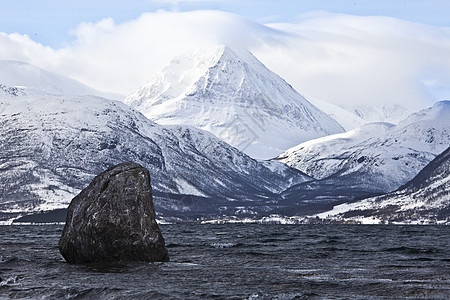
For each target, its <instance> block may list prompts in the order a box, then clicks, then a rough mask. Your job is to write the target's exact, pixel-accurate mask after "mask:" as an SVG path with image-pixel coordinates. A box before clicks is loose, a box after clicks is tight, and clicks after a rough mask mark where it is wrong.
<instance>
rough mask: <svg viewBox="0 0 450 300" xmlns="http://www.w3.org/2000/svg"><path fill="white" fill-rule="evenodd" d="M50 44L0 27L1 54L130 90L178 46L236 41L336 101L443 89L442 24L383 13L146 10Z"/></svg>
mask: <svg viewBox="0 0 450 300" xmlns="http://www.w3.org/2000/svg"><path fill="white" fill-rule="evenodd" d="M73 34H74V35H75V36H76V38H77V39H76V42H74V43H73V44H71V45H68V46H67V47H65V48H63V49H59V50H54V49H51V48H48V47H43V46H42V45H40V44H38V43H36V42H34V41H32V40H31V39H30V38H29V37H27V36H22V35H17V34H10V35H7V34H0V59H15V60H22V61H26V62H30V63H32V64H35V65H37V66H39V67H42V68H44V69H48V70H50V71H54V72H59V73H63V74H65V75H68V76H71V77H73V78H75V79H78V80H80V81H82V82H84V83H86V84H88V85H91V86H93V87H95V88H97V89H101V90H108V91H112V92H119V93H122V94H128V93H131V92H132V91H133V90H135V89H137V88H138V87H139V86H140V85H142V84H144V83H145V81H147V79H148V78H149V77H150V76H152V75H153V74H154V73H155V72H157V71H158V70H159V69H160V68H162V67H163V66H164V65H165V64H166V63H167V62H168V61H169V60H170V59H171V58H172V57H173V56H175V55H177V54H179V53H181V52H183V51H185V50H186V49H187V48H193V47H197V46H199V45H202V44H209V43H227V44H232V45H240V46H243V47H247V48H249V49H250V50H252V51H253V52H254V53H255V55H256V56H257V57H258V58H260V59H261V60H262V61H263V62H264V63H265V64H266V65H267V66H268V67H270V68H271V69H272V70H274V71H276V72H277V73H278V74H279V75H281V76H282V77H283V78H285V79H286V81H288V82H289V83H291V84H292V85H293V86H294V87H295V88H296V89H297V90H298V91H299V92H300V93H304V94H307V95H311V96H314V97H315V98H320V99H323V100H326V101H329V102H333V103H337V104H354V103H373V102H382V103H407V104H408V105H412V106H415V107H423V106H426V105H429V104H431V103H432V101H434V100H439V99H436V98H437V97H446V98H450V95H449V94H448V93H450V29H448V28H439V27H432V26H427V25H422V24H417V23H411V22H406V21H402V20H398V19H393V18H386V17H355V16H349V15H335V14H324V13H315V14H309V15H304V16H301V17H300V18H299V19H298V22H297V23H295V24H271V25H269V26H264V25H261V24H257V23H255V22H251V21H249V20H247V19H244V18H242V17H239V16H236V15H233V14H228V13H224V12H219V11H194V12H185V13H174V12H165V11H159V12H155V13H145V14H143V15H141V16H140V17H139V18H137V19H135V20H131V21H129V22H125V23H121V24H116V23H115V22H114V21H113V20H112V19H104V20H102V21H100V22H97V23H82V24H80V25H79V26H78V27H77V28H76V29H74V30H73Z"/></svg>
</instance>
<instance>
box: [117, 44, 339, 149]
mask: <svg viewBox="0 0 450 300" xmlns="http://www.w3.org/2000/svg"><path fill="white" fill-rule="evenodd" d="M125 103H127V104H129V105H131V106H132V107H133V108H136V109H138V110H140V111H141V112H143V113H144V114H145V115H146V116H147V117H148V118H149V119H151V120H154V121H155V122H157V123H159V124H165V125H174V124H185V125H192V126H195V127H197V128H201V129H205V130H208V131H210V132H212V133H214V134H215V135H216V136H218V137H219V138H221V139H223V140H224V141H226V142H228V143H229V144H231V145H233V146H235V147H236V148H238V149H240V150H242V151H244V152H246V153H247V154H250V155H251V156H253V157H257V158H271V157H274V156H276V155H277V154H279V153H280V152H282V151H283V150H285V149H287V148H289V147H291V146H294V145H296V144H298V143H299V142H302V141H306V140H310V139H312V138H317V137H321V136H326V135H329V134H333V133H339V132H343V128H342V127H341V126H340V125H339V124H338V123H337V122H336V121H335V120H333V119H332V118H331V117H329V116H328V115H326V114H325V113H324V112H322V111H321V110H320V109H318V108H317V107H315V106H314V105H312V104H311V103H310V102H308V101H307V100H306V99H305V98H304V97H303V96H301V95H300V94H299V93H297V92H296V91H295V90H294V89H293V88H292V87H291V86H290V85H289V84H287V83H286V82H285V81H284V80H283V79H282V78H281V77H280V76H278V75H277V74H275V73H273V72H272V71H270V70H269V69H268V68H267V67H265V66H264V65H263V64H262V63H261V62H259V61H258V59H257V58H256V57H254V56H253V55H252V54H251V53H250V52H249V51H247V50H243V49H231V48H230V47H228V46H224V45H220V46H217V47H215V48H210V49H207V50H196V51H192V52H191V53H187V54H185V55H182V56H180V57H177V58H176V59H174V60H172V62H171V63H170V64H169V66H167V67H165V68H164V69H163V70H162V71H161V72H160V73H158V74H157V75H156V76H155V77H153V78H152V79H151V80H150V81H149V82H148V83H147V84H146V85H144V86H143V87H142V88H141V89H140V90H138V91H137V92H135V93H133V94H132V95H130V96H129V97H128V98H127V99H126V100H125Z"/></svg>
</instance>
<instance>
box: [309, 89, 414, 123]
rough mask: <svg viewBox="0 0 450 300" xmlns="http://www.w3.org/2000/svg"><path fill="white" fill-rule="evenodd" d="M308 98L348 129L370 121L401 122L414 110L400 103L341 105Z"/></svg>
mask: <svg viewBox="0 0 450 300" xmlns="http://www.w3.org/2000/svg"><path fill="white" fill-rule="evenodd" d="M307 99H308V100H309V101H310V102H311V103H312V104H314V105H315V106H317V107H318V108H320V109H321V110H322V111H324V112H325V113H327V114H328V115H329V116H330V117H332V118H333V119H335V120H336V121H337V122H338V123H339V124H340V125H341V126H342V127H344V128H345V130H346V131H350V130H353V129H356V128H358V127H361V126H363V125H365V124H368V123H379V122H382V123H391V124H395V125H397V124H399V123H400V122H401V121H403V120H405V119H406V118H407V117H408V116H409V115H410V114H411V113H413V112H414V111H412V110H410V109H408V108H406V107H404V106H402V105H398V104H392V105H387V104H384V105H382V104H379V105H376V104H373V105H367V104H366V105H346V106H339V105H336V104H332V103H328V102H326V101H323V100H320V99H317V98H314V97H312V96H307Z"/></svg>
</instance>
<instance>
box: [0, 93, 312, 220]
mask: <svg viewBox="0 0 450 300" xmlns="http://www.w3.org/2000/svg"><path fill="white" fill-rule="evenodd" d="M2 91H3V93H4V94H6V93H7V91H10V92H11V93H10V94H9V96H3V97H2V98H0V124H1V128H2V134H1V135H0V153H1V157H0V181H1V182H2V186H1V190H0V201H1V202H0V211H2V212H3V213H4V214H8V213H13V214H14V213H18V212H26V211H29V212H30V211H40V210H51V209H57V208H63V207H66V206H67V205H68V203H69V202H70V200H71V199H72V198H73V196H74V195H76V194H77V193H78V192H79V191H80V190H81V189H82V188H84V187H85V186H87V184H88V183H89V182H90V180H92V178H93V177H94V176H95V175H97V174H98V173H100V172H101V171H103V170H105V169H107V168H108V167H110V166H112V165H114V164H117V163H120V162H123V161H134V162H137V163H140V164H142V165H143V166H145V167H146V168H148V169H149V170H150V173H151V175H152V186H153V189H154V194H155V199H156V200H155V202H156V203H155V204H156V206H157V208H158V211H159V213H160V214H167V213H171V214H172V216H173V215H176V214H178V213H180V214H182V215H183V216H184V217H186V216H190V217H192V216H193V215H194V214H195V213H199V214H202V215H207V214H208V213H210V212H213V213H217V211H218V207H220V209H221V210H220V211H223V212H224V213H225V212H227V211H228V210H230V212H229V213H230V214H235V213H236V210H239V211H246V210H247V208H246V207H247V206H248V205H250V206H255V207H257V206H264V205H267V204H266V202H269V200H270V199H271V198H273V197H274V195H276V194H277V193H279V192H280V191H282V190H284V189H285V188H287V187H289V186H291V185H294V184H296V183H299V182H303V181H307V180H311V178H309V177H308V176H306V175H304V174H303V173H301V172H300V171H297V170H295V169H292V168H290V167H287V166H285V165H283V164H282V163H279V162H260V161H257V160H255V159H252V158H250V157H249V156H247V155H245V154H244V153H242V152H240V151H239V150H237V149H236V148H234V147H232V146H230V145H228V144H226V143H225V142H223V141H221V140H220V139H218V138H216V137H215V136H214V135H212V134H211V133H209V132H206V131H202V130H198V129H195V128H193V127H189V126H161V125H158V124H156V123H154V122H152V121H150V120H148V119H147V118H145V117H144V116H143V115H142V114H141V113H139V112H137V111H135V110H134V109H132V108H130V107H129V106H127V105H125V104H123V103H122V102H118V101H113V100H107V99H104V98H100V97H95V96H64V95H48V94H45V95H44V94H31V95H30V94H27V91H26V90H21V89H17V88H6V89H5V88H4V89H2ZM238 206H239V208H236V207H238ZM272 208H273V206H272V207H264V208H255V211H261V210H270V209H272Z"/></svg>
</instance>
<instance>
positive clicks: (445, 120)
mask: <svg viewBox="0 0 450 300" xmlns="http://www.w3.org/2000/svg"><path fill="white" fill-rule="evenodd" d="M449 105H450V102H449V101H443V102H439V103H437V104H436V105H434V106H433V107H430V108H428V109H424V110H421V111H419V112H417V113H414V114H412V115H411V116H409V117H408V118H407V119H406V120H405V121H403V122H401V123H400V124H398V125H395V126H394V125H392V124H389V123H372V124H368V125H364V126H361V127H359V128H357V129H354V130H352V131H349V132H346V133H343V134H337V135H332V136H329V137H325V138H321V139H316V140H312V141H308V142H305V143H302V144H300V145H298V146H296V147H293V148H291V149H289V150H287V151H285V152H284V153H283V154H281V155H280V156H279V157H278V158H277V159H278V160H280V161H282V162H284V163H286V164H288V165H289V166H291V167H294V168H297V169H299V170H300V171H302V172H305V173H306V174H308V175H310V176H312V177H314V178H316V179H323V178H326V177H329V176H332V175H334V176H341V177H342V176H349V175H350V174H354V175H355V174H356V175H357V176H359V178H360V179H362V178H363V177H365V181H366V182H371V184H372V186H373V187H376V186H378V187H379V190H380V191H390V190H393V189H396V188H398V187H399V186H400V185H402V184H404V183H405V182H407V181H408V180H410V179H412V178H413V177H414V176H415V175H416V174H417V172H419V171H420V169H422V168H423V167H424V166H425V165H426V164H427V163H429V162H430V161H431V160H432V159H433V158H434V157H436V155H438V154H439V153H441V152H442V151H443V150H445V149H446V148H447V147H448V145H449V144H450V122H449V120H450V109H449Z"/></svg>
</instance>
